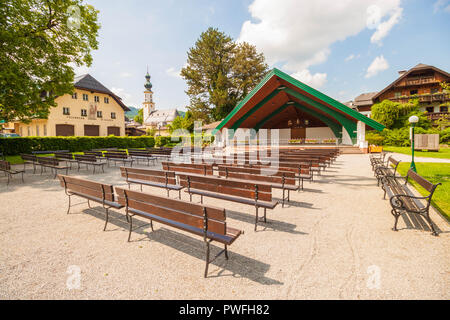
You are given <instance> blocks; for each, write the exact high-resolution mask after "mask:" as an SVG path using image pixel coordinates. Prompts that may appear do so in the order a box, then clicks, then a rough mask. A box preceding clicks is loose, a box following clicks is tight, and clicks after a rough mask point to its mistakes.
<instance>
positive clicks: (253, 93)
mask: <svg viewBox="0 0 450 320" xmlns="http://www.w3.org/2000/svg"><path fill="white" fill-rule="evenodd" d="M274 74H275V69H272V70H270V71H269V72H268V73H267V75H266V76H265V77H264V79H263V80H262V81H261V82H260V83H259V84H258V85H257V86H256V87H255V88H254V89H253V90H252V91H250V93H249V94H248V95H247V96H246V97H245V98H244V99H243V100H242V101H241V102H239V104H238V105H237V106H236V107H234V109H233V110H231V112H230V113H229V114H228V116H226V118H225V119H223V120H222V122H220V123H219V125H218V126H217V127H216V128H215V129H214V130H213V131H212V134H213V135H214V134H216V132H217V131H219V130H220V129H222V128H223V126H224V125H225V124H226V123H227V122H228V121H230V119H231V118H232V117H233V116H234V115H235V114H236V113H237V112H238V111H239V110H241V108H242V107H243V106H244V105H245V104H246V103H247V102H248V101H249V100H250V99H251V98H252V97H253V96H254V95H255V94H256V93H257V92H258V91H259V90H260V89H261V88H262V87H263V86H264V85H265V84H266V83H267V81H269V80H270V78H272V76H273V75H274Z"/></svg>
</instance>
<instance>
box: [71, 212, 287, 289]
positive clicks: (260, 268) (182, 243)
mask: <svg viewBox="0 0 450 320" xmlns="http://www.w3.org/2000/svg"><path fill="white" fill-rule="evenodd" d="M82 212H83V213H85V214H89V215H90V216H93V217H95V218H98V219H100V220H102V221H104V220H105V213H104V210H103V208H102V207H99V206H97V207H93V208H91V209H89V208H87V209H85V210H83V211H82ZM80 214H82V213H80ZM69 216H70V215H69ZM147 224H148V222H147V221H143V220H141V219H138V218H137V217H134V218H133V225H134V228H136V229H135V230H133V232H132V234H131V241H130V245H133V243H139V242H141V241H155V242H158V243H161V244H163V245H165V246H168V247H171V248H174V249H176V250H179V251H182V252H184V253H186V254H188V255H190V256H192V257H195V258H197V259H199V260H202V262H203V263H204V259H205V254H206V252H205V250H206V249H205V243H204V241H203V240H200V239H196V238H193V237H191V236H188V235H185V234H182V233H180V232H177V231H174V230H171V229H167V228H166V227H161V224H160V223H158V222H154V223H153V226H154V228H155V231H153V232H152V231H151V229H149V228H139V226H144V225H147ZM113 226H115V227H116V228H113ZM102 228H103V224H102V226H101V227H100V228H99V232H102ZM128 228H129V224H128V223H127V221H126V219H125V215H124V214H123V213H120V212H117V211H113V210H110V214H109V222H108V227H107V229H106V232H112V231H117V230H123V231H126V232H124V235H123V236H124V237H123V240H124V241H127V237H128ZM145 230H149V231H148V232H147V231H145ZM243 236H245V235H243ZM236 241H239V239H237V240H236ZM210 247H211V257H214V256H215V255H216V254H217V253H219V252H220V251H221V250H222V249H223V248H222V247H221V246H220V247H219V246H216V245H214V242H213V243H212V244H211V245H210ZM228 253H229V260H226V259H225V257H223V255H222V256H220V258H218V259H217V260H216V261H214V262H212V263H211V264H210V271H209V273H208V278H214V277H235V278H247V279H249V280H252V281H254V282H258V283H260V284H264V285H283V283H282V282H280V281H278V280H275V279H272V278H268V277H266V276H265V274H266V273H267V271H268V270H269V269H270V265H269V264H267V263H264V262H261V261H258V260H255V259H252V258H248V257H245V256H243V255H240V254H239V253H236V252H234V251H233V246H230V248H229V250H228ZM167 259H170V257H167ZM173 263H179V264H180V267H182V266H183V261H173ZM212 266H216V267H217V268H218V269H219V270H212V268H211V267H212ZM203 267H204V264H201V267H200V265H199V268H198V273H199V277H202V276H203V274H202V271H203ZM214 273H216V274H214Z"/></svg>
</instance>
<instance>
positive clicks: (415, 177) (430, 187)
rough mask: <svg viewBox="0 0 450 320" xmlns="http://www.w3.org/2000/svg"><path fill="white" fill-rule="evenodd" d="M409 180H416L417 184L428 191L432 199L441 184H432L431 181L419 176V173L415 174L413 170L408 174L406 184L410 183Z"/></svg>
mask: <svg viewBox="0 0 450 320" xmlns="http://www.w3.org/2000/svg"><path fill="white" fill-rule="evenodd" d="M409 179H412V180H414V181H415V182H417V183H418V184H419V185H420V186H421V187H422V188H424V189H425V190H427V191H428V192H429V193H430V194H429V195H428V196H429V197H430V198H431V196H432V195H433V193H434V191H435V190H436V188H437V186H438V185H440V184H441V183H437V184H432V183H431V182H430V181H428V180H427V179H425V178H424V177H421V176H420V175H418V174H417V172H414V171H413V170H411V169H409V170H408V173H407V174H406V182H405V184H406V183H408V181H409Z"/></svg>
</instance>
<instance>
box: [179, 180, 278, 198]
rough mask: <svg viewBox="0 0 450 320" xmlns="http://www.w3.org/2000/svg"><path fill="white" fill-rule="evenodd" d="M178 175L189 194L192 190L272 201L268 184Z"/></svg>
mask: <svg viewBox="0 0 450 320" xmlns="http://www.w3.org/2000/svg"><path fill="white" fill-rule="evenodd" d="M177 175H178V177H179V179H180V185H181V186H183V187H186V188H188V192H189V189H191V188H192V189H198V190H202V191H209V192H214V193H219V194H227V195H231V196H236V197H241V198H247V199H252V200H255V201H256V200H261V201H272V187H271V186H270V185H267V184H259V183H250V182H243V181H241V180H232V179H223V178H216V177H213V176H192V175H188V174H177Z"/></svg>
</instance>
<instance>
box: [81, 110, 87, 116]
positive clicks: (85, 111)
mask: <svg viewBox="0 0 450 320" xmlns="http://www.w3.org/2000/svg"><path fill="white" fill-rule="evenodd" d="M81 116H82V117H86V116H87V109H81Z"/></svg>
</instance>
